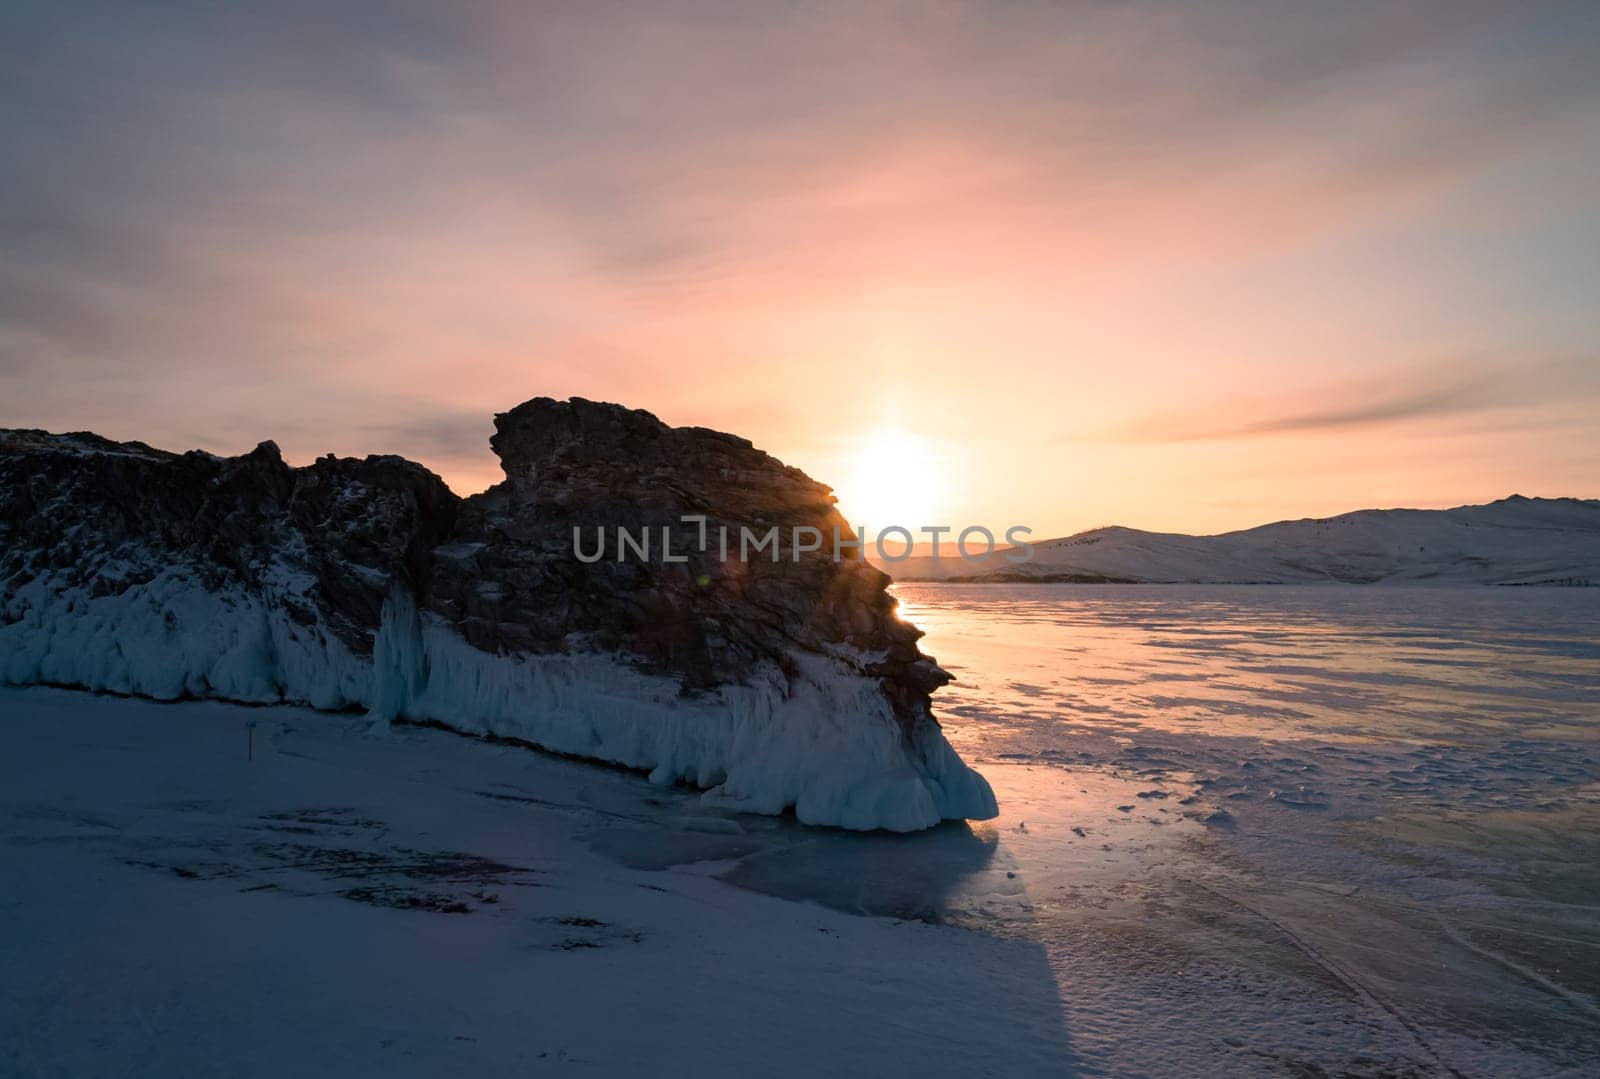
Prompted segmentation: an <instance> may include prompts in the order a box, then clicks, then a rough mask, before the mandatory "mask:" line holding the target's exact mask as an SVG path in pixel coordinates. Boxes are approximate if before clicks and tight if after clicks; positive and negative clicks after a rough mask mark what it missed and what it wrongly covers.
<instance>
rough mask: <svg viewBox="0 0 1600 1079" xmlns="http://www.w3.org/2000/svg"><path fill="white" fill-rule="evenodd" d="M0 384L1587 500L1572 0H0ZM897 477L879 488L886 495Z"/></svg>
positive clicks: (18, 407) (1128, 493) (1107, 517)
mask: <svg viewBox="0 0 1600 1079" xmlns="http://www.w3.org/2000/svg"><path fill="white" fill-rule="evenodd" d="M0 147H3V148H4V149H3V152H0V426H10V427H42V428H45V429H48V430H57V431H64V430H82V429H90V430H94V431H97V432H99V433H101V434H104V435H107V436H110V437H114V438H122V439H132V438H137V439H141V440H143V441H146V442H150V443H152V444H154V445H158V446H163V447H166V448H169V449H179V450H182V449H189V448H195V447H201V448H205V449H208V450H212V451H214V452H219V453H237V452H243V451H245V450H248V449H250V448H251V447H252V446H254V445H255V444H256V443H257V442H259V441H260V440H262V439H267V438H271V439H273V440H275V441H276V442H277V443H278V444H279V445H280V446H281V447H282V449H283V451H284V453H285V455H286V456H287V457H288V458H289V459H290V460H291V461H294V462H297V463H300V462H305V461H309V460H310V459H312V458H313V457H316V456H319V455H321V454H323V453H327V452H334V453H338V454H342V455H363V454H366V453H401V454H404V455H406V456H409V457H412V458H414V459H417V460H421V461H422V462H424V463H425V464H427V465H428V466H429V467H431V468H433V469H434V470H435V471H437V472H439V473H440V474H441V475H442V476H444V477H445V478H446V479H447V480H448V481H449V482H450V484H451V485H452V487H454V488H455V489H456V490H457V491H458V492H461V493H467V492H471V491H475V490H479V489H482V488H483V487H485V486H487V485H489V484H491V483H494V482H497V481H498V480H499V479H500V478H501V477H500V473H499V469H498V466H497V463H496V461H495V459H494V457H493V455H492V453H491V452H490V450H489V447H488V437H489V434H490V433H491V431H492V423H493V420H492V417H493V414H494V413H495V412H498V411H505V410H507V409H509V408H511V407H512V406H514V405H515V404H517V403H519V402H521V401H523V400H525V399H527V398H530V397H534V396H540V395H544V396H554V397H566V396H571V395H578V396H583V397H588V398H591V399H596V400H607V401H618V402H621V403H624V404H627V405H629V406H632V407H636V408H645V409H648V410H650V411H651V412H654V413H655V414H656V415H658V416H660V417H661V418H662V419H663V420H665V421H667V422H668V423H672V424H696V425H703V426H709V427H715V428H719V429H722V430H728V431H733V432H736V433H738V434H740V435H743V436H745V437H747V438H749V439H751V440H752V441H753V442H755V444H756V445H758V446H760V447H761V448H763V449H766V450H768V451H770V452H772V453H774V454H775V455H777V456H778V457H780V458H782V459H783V460H785V461H786V462H788V463H790V464H794V465H797V466H799V467H801V468H804V469H805V470H806V471H807V472H809V473H811V474H812V475H813V476H814V477H816V478H817V479H819V480H822V481H823V482H826V483H831V484H833V485H835V486H836V487H838V488H839V490H840V495H841V508H843V509H844V511H845V512H846V514H847V516H850V517H851V518H852V519H853V520H856V521H858V522H861V521H864V522H866V523H867V524H868V525H869V526H870V525H873V524H884V523H888V522H885V521H882V520H880V519H875V515H880V516H881V515H882V514H885V513H889V512H891V511H892V512H894V513H902V514H910V515H916V516H919V517H925V518H929V519H928V520H912V521H895V522H894V523H902V524H906V525H909V526H913V527H915V526H917V525H921V524H930V523H939V524H949V525H953V526H955V527H956V528H957V529H959V528H961V527H964V526H966V525H968V524H983V525H987V526H989V527H991V528H993V529H995V530H996V531H1000V530H1002V529H1004V528H1006V527H1009V526H1011V525H1025V526H1027V527H1029V528H1032V529H1033V531H1034V535H1035V537H1039V536H1045V535H1061V534H1066V533H1070V532H1073V531H1077V530H1079V529H1083V528H1089V527H1095V526H1099V525H1104V524H1124V525H1130V526H1136V527H1143V528H1152V529H1159V530H1170V531H1187V532H1217V531H1223V530H1227V529H1233V528H1241V527H1247V526H1250V525H1254V524H1259V523H1262V522H1265V521H1271V520H1278V519H1283V518H1292V517H1304V516H1323V515H1328V514H1333V513H1338V512H1343V511H1346V510H1351V509H1357V508H1363V507H1369V506H1418V507H1444V506H1451V505H1458V504H1463V503H1471V502H1483V501H1489V500H1492V499H1495V498H1499V497H1503V496H1505V495H1508V494H1511V493H1513V492H1518V493H1521V494H1524V495H1529V496H1534V495H1544V496H1579V497H1591V498H1592V497H1600V197H1597V194H1596V193H1597V191H1600V5H1597V4H1594V3H1567V4H1549V5H1545V4H1535V3H1519V4H1479V3H1473V2H1470V0H1451V2H1445V3H1420V4H1419V3H1403V2H1392V3H1374V4H1364V3H1348V4H1344V3H1341V4H1326V3H1308V4H1299V5H1296V4H1284V3H1272V4H1265V3H1263V4H1235V3H1206V4H1190V3H1173V4H1145V3H1086V4H1071V3H1051V4H1043V3H1041V4H1030V3H994V4H980V3H937V2H927V3H914V4H913V3H906V4H898V3H895V4H890V3H884V4H875V3H841V4H822V3H777V2H771V3H749V2H746V3H727V4H709V3H660V4H648V5H645V4H613V3H576V2H574V3H565V4H537V3H503V4H502V3H496V4H479V3H466V4H444V3H438V4H406V3H382V4H365V3H331V4H307V5H296V4H275V5H213V4H209V3H206V4H201V3H195V4H183V3H163V4H142V3H134V2H118V3H110V4H92V3H77V2H72V3H34V2H31V0H12V2H8V3H7V4H6V5H5V6H4V7H3V8H0ZM896 499H898V501H896Z"/></svg>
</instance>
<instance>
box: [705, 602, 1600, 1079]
mask: <svg viewBox="0 0 1600 1079" xmlns="http://www.w3.org/2000/svg"><path fill="white" fill-rule="evenodd" d="M896 591H897V593H898V595H899V597H900V600H901V604H902V612H903V614H904V616H905V617H906V618H908V619H910V620H911V621H913V622H915V623H916V624H917V625H919V626H921V627H922V628H924V629H925V630H926V631H927V634H928V636H927V639H926V640H925V641H924V642H923V644H924V647H925V649H926V650H927V651H929V652H931V653H932V654H934V655H935V656H937V657H938V659H939V661H940V662H941V663H942V664H943V665H944V666H945V667H946V668H947V669H949V670H950V671H951V672H952V673H953V674H954V675H956V677H957V681H956V683H955V684H953V685H951V686H949V687H947V688H946V689H944V690H941V691H940V693H939V695H938V697H937V698H936V700H937V707H938V711H939V714H940V716H941V719H942V722H943V723H944V724H945V727H946V730H947V732H948V733H949V736H950V739H951V742H952V743H953V744H954V745H955V747H956V749H957V750H958V751H959V752H960V753H961V754H962V755H963V756H964V757H965V758H966V759H967V760H969V761H971V762H973V763H974V764H975V765H976V766H977V767H979V769H980V770H982V771H983V772H984V773H985V774H986V775H987V776H988V777H989V778H990V780H991V781H992V782H993V784H994V786H995V789H996V793H997V794H998V796H999V798H1000V802H1001V809H1002V816H1001V818H1000V819H999V820H997V821H995V822H993V823H992V825H973V826H971V827H970V828H966V829H958V830H950V829H947V830H946V831H945V832H943V833H940V834H938V835H935V836H926V837H914V838H913V839H912V840H911V841H910V842H908V843H902V844H897V843H894V842H891V841H886V840H883V839H879V840H876V841H875V840H872V839H866V840H850V839H848V838H846V837H839V836H816V837H812V838H811V839H809V840H807V841H805V842H802V843H800V844H798V848H799V850H798V851H796V852H784V851H769V852H767V853H766V854H763V855H759V856H756V857H752V858H747V859H745V860H744V861H743V862H741V864H740V865H739V866H738V867H736V868H735V869H734V870H733V871H732V872H731V873H730V874H729V878H730V879H733V880H736V881H738V882H740V883H743V884H746V885H749V886H752V887H757V888H763V889H767V890H770V891H773V892H775V893H777V894H784V895H792V896H803V895H809V896H811V897H813V898H820V899H822V900H823V901H825V902H828V903H831V904H833V905H837V906H840V907H842V908H846V909H849V908H851V907H852V906H854V907H856V908H857V909H863V910H878V911H882V912H890V913H919V914H921V915H922V916H927V917H935V918H940V919H943V920H946V921H950V922H954V923H955V924H960V925H967V926H973V927H978V928H981V929H984V930H986V931H988V932H992V933H998V934H1005V935H1018V936H1022V937H1026V938H1029V939H1032V940H1036V941H1038V942H1039V943H1040V944H1041V945H1042V946H1043V947H1044V949H1045V950H1046V953H1047V954H1048V955H1049V957H1050V963H1051V967H1052V969H1053V970H1054V971H1055V972H1056V976H1057V980H1058V983H1059V984H1061V985H1062V986H1063V987H1064V988H1063V1002H1064V1003H1063V1007H1064V1010H1065V1012H1066V1025H1067V1027H1068V1029H1069V1030H1072V1031H1073V1032H1074V1034H1075V1045H1077V1046H1078V1048H1079V1049H1080V1051H1083V1052H1084V1053H1085V1055H1086V1056H1087V1057H1088V1058H1089V1059H1091V1060H1092V1059H1098V1056H1097V1054H1100V1053H1105V1054H1109V1055H1108V1056H1107V1057H1106V1058H1105V1059H1115V1060H1118V1061H1119V1064H1118V1067H1119V1068H1126V1069H1128V1070H1131V1071H1135V1072H1137V1071H1141V1070H1149V1071H1151V1072H1152V1073H1161V1072H1162V1071H1164V1070H1165V1067H1164V1066H1163V1063H1162V1061H1163V1059H1165V1060H1166V1061H1167V1062H1168V1065H1167V1066H1170V1062H1171V1061H1172V1060H1175V1059H1180V1058H1183V1057H1185V1056H1187V1055H1188V1054H1189V1052H1191V1051H1193V1050H1194V1049H1195V1048H1196V1047H1198V1046H1211V1047H1214V1048H1216V1049H1217V1051H1219V1052H1227V1051H1229V1050H1231V1051H1232V1056H1231V1059H1230V1061H1229V1063H1228V1064H1227V1065H1226V1067H1227V1068H1229V1069H1230V1070H1235V1071H1237V1070H1239V1069H1241V1068H1244V1069H1246V1070H1252V1069H1253V1068H1260V1069H1261V1070H1263V1071H1265V1072H1267V1073H1272V1072H1274V1071H1276V1072H1279V1073H1281V1072H1282V1071H1284V1070H1287V1071H1291V1072H1293V1071H1295V1069H1300V1073H1303V1074H1320V1072H1318V1071H1316V1069H1318V1068H1321V1069H1324V1070H1326V1071H1328V1072H1346V1071H1348V1072H1351V1073H1354V1074H1368V1073H1382V1072H1384V1069H1385V1068H1389V1069H1396V1068H1398V1069H1399V1070H1400V1072H1401V1073H1404V1072H1405V1070H1406V1069H1411V1070H1414V1071H1416V1072H1418V1073H1421V1074H1432V1073H1438V1074H1452V1073H1457V1072H1459V1073H1461V1074H1495V1075H1507V1074H1530V1075H1544V1074H1560V1073H1563V1072H1567V1071H1571V1072H1572V1073H1574V1074H1579V1073H1581V1074H1595V1073H1600V1008H1597V1004H1596V1001H1597V997H1600V744H1597V742H1600V593H1596V592H1594V591H1591V590H1582V589H1570V590H1562V589H1537V590H1531V589H1489V588H1371V587H1367V588H1361V587H1306V588H1296V587H1223V586H1131V587H1129V586H1122V587H1119V586H1092V587H1091V586H1077V585H1016V586H995V585H981V586H980V585H933V584H908V585H902V586H900V587H898V588H897V590H896ZM972 837H981V838H984V839H986V840H987V841H988V842H990V843H992V853H991V854H990V855H989V856H988V857H987V858H981V857H973V858H972V861H973V863H974V865H973V866H971V867H969V868H968V870H967V871H965V872H958V871H950V870H948V869H947V868H946V866H945V865H944V864H943V863H944V862H945V861H948V860H949V859H952V858H957V857H960V856H962V852H963V850H964V849H965V848H966V847H967V846H968V845H970V844H971V843H972V842H973V838H972ZM875 843H876V846H877V848H878V849H877V850H874V849H873V846H874V844H875ZM943 848H948V850H949V853H947V854H946V853H942V850H943ZM930 852H932V853H930ZM967 856H968V857H971V855H970V852H969V853H968V854H967ZM852 858H853V859H854V860H846V861H841V859H852ZM930 866H931V867H932V868H931V869H929V868H928V867H930ZM841 869H842V870H843V871H841ZM924 871H925V872H924ZM1129 999H1140V1000H1143V1001H1144V1002H1145V1017H1144V1021H1145V1022H1147V1023H1149V1024H1151V1025H1152V1026H1154V1027H1157V1028H1159V1029H1161V1030H1162V1032H1163V1033H1161V1034H1159V1035H1151V1034H1149V1033H1148V1032H1147V1033H1146V1034H1144V1035H1141V1037H1140V1038H1138V1039H1131V1038H1129V1037H1128V1032H1127V1031H1126V1030H1125V1029H1121V1025H1122V1024H1123V1023H1125V1022H1126V1020H1127V1015H1126V1014H1125V1013H1123V1012H1121V1011H1119V1010H1118V1008H1117V1005H1116V1003H1115V1002H1125V1001H1127V1000H1129ZM1140 1042H1142V1043H1145V1044H1143V1045H1139V1046H1138V1047H1135V1043H1140ZM1163 1054H1169V1055H1166V1056H1165V1057H1164V1056H1163ZM1170 1054H1176V1056H1174V1055H1170ZM1214 1066H1216V1067H1223V1066H1224V1065H1222V1064H1221V1063H1220V1062H1218V1063H1216V1064H1215V1065H1214Z"/></svg>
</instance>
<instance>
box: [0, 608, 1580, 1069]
mask: <svg viewBox="0 0 1600 1079" xmlns="http://www.w3.org/2000/svg"><path fill="white" fill-rule="evenodd" d="M899 592H900V595H901V597H902V599H903V601H904V602H905V604H906V606H907V608H908V611H909V615H910V617H912V618H913V619H914V620H915V621H917V622H918V623H919V624H921V625H925V626H926V627H927V628H928V629H929V641H928V643H929V650H930V651H932V652H934V653H935V654H937V655H939V656H940V659H941V661H942V662H944V663H947V664H949V665H950V666H951V667H952V668H953V669H954V670H955V673H956V674H957V675H958V677H959V679H960V680H959V681H958V682H957V683H956V684H954V685H952V686H950V687H947V688H946V689H944V690H942V691H941V692H940V693H939V694H938V695H937V697H936V700H937V701H939V702H940V703H941V706H942V708H941V718H942V719H943V720H944V722H945V726H946V730H947V732H948V734H949V736H950V739H951V741H952V742H953V744H954V745H955V747H956V748H957V749H958V750H960V751H961V752H962V753H963V754H965V755H966V757H967V759H969V760H974V761H976V762H978V763H979V766H980V767H981V769H982V771H983V772H984V774H985V776H986V777H987V778H988V779H989V780H990V782H992V783H993V785H994V788H995V790H996V791H997V792H998V794H999V795H1000V803H1001V815H1000V817H999V818H998V819H996V820H994V821H993V822H989V823H982V824H969V823H961V822H951V823H948V824H945V825H943V826H940V827H937V828H934V829H931V830H928V831H925V832H921V833H917V834H910V835H893V834H888V833H883V832H878V833H872V834H859V833H849V832H843V831H838V830H833V829H819V828H813V827H807V826H805V825H803V824H801V823H799V822H797V821H796V820H794V819H793V818H790V817H775V816H764V815H756V816H752V815H749V814H744V813H738V812H734V811H732V810H731V809H729V808H727V807H724V806H719V805H715V804H708V803H707V801H706V800H705V799H704V798H701V797H699V796H697V795H696V794H695V793H694V792H693V791H690V790H688V789H685V788H683V787H680V786H671V785H659V784H651V783H648V782H646V781H645V780H644V778H643V777H641V776H639V775H637V774H635V773H632V772H628V771H624V770H620V769H604V768H599V767H596V766H593V765H587V764H582V763H579V762H574V761H570V760H567V759H563V758H557V757H552V756H549V755H544V754H538V753H534V752H531V751H528V750H525V749H521V748H517V747H514V746H508V745H505V744H501V743H494V742H487V741H480V740H477V739H472V738H462V737H458V736H456V735H453V734H449V733H446V732H443V731H438V730H433V729H428V728H419V727H415V726H397V727H393V728H384V729H381V730H375V729H374V727H373V725H372V724H371V722H370V721H369V720H368V719H366V718H365V717H363V716H360V715H337V714H325V713H314V712H310V711H304V710H300V709H294V708H286V707H278V706H274V707H267V708H242V707H238V706H234V705H224V704H219V703H214V702H183V703H177V704H155V703H150V702H145V701H136V700H124V699H117V698H111V697H104V696H102V697H91V696H88V695H84V694H77V693H71V692H66V691H60V690H51V689H38V688H32V689H11V690H0V736H3V737H4V738H5V740H6V741H5V744H6V746H7V749H8V752H7V754H6V755H5V756H4V757H3V758H0V818H3V819H4V821H5V824H4V829H5V836H6V840H7V842H6V843H5V846H4V848H3V850H4V854H3V857H4V859H5V864H4V872H0V910H3V912H4V915H5V917H4V918H3V919H0V965H3V967H4V969H6V970H7V972H8V976H7V978H6V979H5V980H4V984H3V986H0V1046H3V1047H4V1049H3V1052H4V1053H5V1054H7V1055H5V1056H0V1071H9V1072H11V1073H20V1074H57V1073H60V1072H63V1071H66V1072H77V1071H86V1070H87V1071H95V1070H105V1066H106V1062H107V1061H112V1062H115V1063H116V1064H117V1065H118V1067H117V1068H116V1070H118V1071H119V1072H121V1073H125V1074H163V1075H164V1074H173V1073H197V1072H204V1073H217V1072H221V1073H231V1074H279V1073H282V1072H284V1071H287V1070H293V1071H295V1072H296V1073H298V1074H360V1073H374V1072H378V1071H382V1072H384V1073H385V1074H401V1075H403V1074H436V1073H438V1072H440V1071H444V1070H448V1071H473V1072H476V1073H479V1074H487V1075H495V1074H512V1073H517V1074H522V1073H525V1072H526V1071H528V1070H533V1071H536V1072H537V1071H539V1070H543V1069H554V1068H556V1067H563V1068H570V1069H571V1070H573V1071H575V1072H580V1071H581V1072H588V1073H590V1074H624V1073H630V1074H631V1073H637V1072H640V1071H657V1072H669V1073H671V1072H676V1071H681V1070H684V1069H685V1068H692V1070H694V1071H695V1072H696V1073H697V1074H708V1075H721V1074H726V1075H735V1074H740V1075H742V1074H750V1073H751V1072H752V1071H760V1072H762V1073H763V1074H774V1075H811V1074H818V1073H829V1074H841V1075H855V1074H872V1075H880V1074H918V1075H971V1074H979V1073H989V1074H1014V1075H1071V1074H1082V1075H1117V1076H1121V1075H1199V1074H1228V1075H1284V1074H1302V1075H1317V1074H1348V1075H1358V1076H1377V1075H1416V1076H1431V1075H1440V1076H1445V1075H1469V1076H1479V1075H1492V1076H1520V1075H1527V1076H1546V1075H1584V1074H1593V1072H1594V1070H1595V1068H1596V1065H1597V1063H1600V1012H1597V1009H1596V996H1597V994H1600V961H1597V957H1600V917H1597V914H1596V904H1595V899H1594V897H1595V895H1597V894H1600V876H1597V874H1596V870H1595V866H1596V865H1597V864H1600V846H1597V841H1596V836H1597V835H1600V827H1597V825H1600V768H1597V747H1596V742H1597V734H1600V716H1597V715H1596V713H1595V711H1594V702H1595V700H1596V699H1600V650H1597V645H1596V641H1597V639H1600V609H1597V608H1600V604H1597V603H1596V599H1597V596H1596V594H1595V593H1593V592H1591V591H1587V590H1543V589H1540V590H1529V589H1516V590H1489V589H1470V590H1468V589H1438V588H1435V589H1404V588H1384V589H1358V588H1328V587H1321V588H1307V589H1295V588H1274V589H1241V588H1204V587H1195V588H1165V587H1139V588H1120V589H1119V588H1084V587H1070V586H1067V587H1056V586H1040V585H1029V586H1018V587H1016V588H1007V587H996V586H988V587H970V586H950V585H927V586H922V585H916V586H901V588H900V589H899ZM403 657H404V649H400V650H398V651H397V652H396V653H395V654H394V655H393V656H392V657H391V660H388V661H386V662H389V661H392V662H403ZM463 677H464V676H463ZM415 688H416V687H415V685H413V689H415ZM423 692H425V691H423ZM249 721H255V722H256V724H257V727H256V730H255V755H256V756H255V760H254V761H247V760H246V759H245V748H246V741H245V739H246V731H245V723H246V722H249Z"/></svg>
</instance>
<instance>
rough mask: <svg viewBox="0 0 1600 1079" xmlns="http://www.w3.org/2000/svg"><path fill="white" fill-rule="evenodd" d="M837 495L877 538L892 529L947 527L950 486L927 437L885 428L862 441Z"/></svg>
mask: <svg viewBox="0 0 1600 1079" xmlns="http://www.w3.org/2000/svg"><path fill="white" fill-rule="evenodd" d="M835 493H836V494H837V495H838V497H839V510H840V512H841V513H843V514H844V515H845V517H846V519H848V520H849V522H850V523H851V524H852V525H854V526H856V527H865V528H866V529H868V530H869V532H871V533H872V534H874V535H875V534H876V533H877V532H878V530H880V529H882V528H886V527H888V526H890V525H899V526H901V527H903V528H907V529H910V530H912V531H913V532H915V531H916V530H917V529H918V528H920V527H922V526H923V525H935V524H941V523H943V522H941V521H940V520H939V519H938V516H937V515H938V514H939V513H941V512H943V510H944V494H945V491H944V483H943V476H942V469H941V467H940V464H939V460H938V457H937V454H936V453H935V452H934V449H933V447H932V445H930V444H929V443H928V441H927V440H926V439H923V438H921V437H919V436H917V435H913V434H910V433H908V432H906V431H902V430H898V429H895V428H885V429H883V430H880V431H877V432H874V433H873V434H871V435H869V436H867V437H866V438H864V439H862V440H861V442H860V443H859V444H858V445H857V446H856V447H855V449H854V451H853V452H852V453H851V456H850V459H849V470H848V471H847V472H846V474H845V478H844V481H843V482H842V483H840V484H839V486H838V488H837V489H836V491H835Z"/></svg>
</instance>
